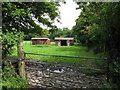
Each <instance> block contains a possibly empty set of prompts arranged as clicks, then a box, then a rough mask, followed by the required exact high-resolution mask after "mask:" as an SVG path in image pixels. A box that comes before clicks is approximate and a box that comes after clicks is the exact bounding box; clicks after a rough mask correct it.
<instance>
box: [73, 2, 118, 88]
mask: <svg viewBox="0 0 120 90" xmlns="http://www.w3.org/2000/svg"><path fill="white" fill-rule="evenodd" d="M78 4H79V8H81V9H82V12H81V14H80V16H79V18H78V19H77V20H76V25H75V26H74V27H73V31H74V35H75V37H76V39H77V40H78V41H79V42H80V43H82V44H83V45H86V46H87V47H88V48H89V49H92V50H93V51H94V52H95V53H100V52H104V53H106V54H107V56H108V58H109V63H110V73H109V75H110V79H111V81H110V83H112V84H109V85H113V84H115V85H116V86H118V87H119V86H120V81H119V79H120V74H119V72H118V71H119V70H120V69H119V68H120V66H119V65H120V51H119V50H120V44H119V40H120V39H119V36H120V23H119V21H120V13H119V12H120V2H89V3H87V2H84V3H81V2H78ZM118 78H119V79H118ZM115 85H113V87H114V86H115ZM111 87H112V86H111Z"/></svg>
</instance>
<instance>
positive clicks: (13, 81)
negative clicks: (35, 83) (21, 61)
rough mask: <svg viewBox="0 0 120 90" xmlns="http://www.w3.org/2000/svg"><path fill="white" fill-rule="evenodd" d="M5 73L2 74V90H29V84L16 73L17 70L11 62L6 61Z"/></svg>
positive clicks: (4, 64)
mask: <svg viewBox="0 0 120 90" xmlns="http://www.w3.org/2000/svg"><path fill="white" fill-rule="evenodd" d="M2 68H4V69H3V72H2V89H3V90H7V89H8V90H9V89H12V88H13V89H14V88H16V89H17V88H18V89H21V88H27V86H28V82H27V81H26V80H25V79H24V78H22V77H20V76H19V75H18V74H17V73H16V72H15V68H14V67H13V66H12V64H11V62H10V61H7V60H6V61H5V62H4V63H3V67H2Z"/></svg>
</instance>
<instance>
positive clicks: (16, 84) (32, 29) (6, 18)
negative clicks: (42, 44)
mask: <svg viewBox="0 0 120 90" xmlns="http://www.w3.org/2000/svg"><path fill="white" fill-rule="evenodd" d="M58 5H59V4H58V3H55V2H34V3H33V2H24V3H22V2H14V3H12V2H3V3H2V55H3V56H2V58H3V63H2V64H5V65H4V66H3V74H2V76H3V81H2V82H3V83H2V85H3V87H4V88H5V89H9V88H24V87H25V86H26V80H24V79H23V77H20V76H19V75H17V76H16V75H14V69H13V67H9V66H7V63H5V61H7V58H8V57H7V56H8V55H10V54H11V53H12V51H13V49H14V48H13V47H14V46H15V45H19V43H20V42H21V41H22V40H23V37H24V35H25V36H26V35H27V34H28V33H29V34H30V33H34V34H37V35H39V36H41V35H42V34H44V31H46V30H45V29H43V28H42V27H41V26H39V25H38V24H37V23H36V22H35V20H36V21H37V22H39V23H40V24H42V25H46V26H47V27H49V30H56V28H57V27H56V26H55V25H53V21H54V20H55V19H56V20H58V18H57V17H58V16H59V12H58V8H57V6H58ZM46 15H47V16H48V18H46V17H44V16H46ZM58 21H59V20H58Z"/></svg>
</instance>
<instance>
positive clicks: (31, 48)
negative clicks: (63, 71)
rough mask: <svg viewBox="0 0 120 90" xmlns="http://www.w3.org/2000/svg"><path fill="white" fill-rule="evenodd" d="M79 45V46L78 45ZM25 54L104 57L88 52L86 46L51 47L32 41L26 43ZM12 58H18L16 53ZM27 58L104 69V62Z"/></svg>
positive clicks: (39, 56)
mask: <svg viewBox="0 0 120 90" xmlns="http://www.w3.org/2000/svg"><path fill="white" fill-rule="evenodd" d="M76 45H77V44H76ZM23 49H24V52H27V53H38V54H51V55H68V56H81V57H104V55H103V54H94V53H93V52H92V51H88V50H87V48H86V47H85V46H55V45H54V42H51V45H31V41H24V43H23ZM11 57H17V52H16V51H15V52H14V53H13V54H12V55H11ZM26 58H29V59H31V60H40V61H44V62H48V63H64V64H71V65H79V66H85V67H96V66H97V67H98V66H100V67H102V65H103V64H104V61H103V60H92V59H80V58H68V57H54V56H41V55H26Z"/></svg>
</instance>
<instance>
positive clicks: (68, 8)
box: [55, 0, 81, 29]
mask: <svg viewBox="0 0 120 90" xmlns="http://www.w3.org/2000/svg"><path fill="white" fill-rule="evenodd" d="M65 1H66V4H63V3H60V4H61V6H60V7H59V11H60V17H61V20H60V21H61V23H62V24H60V23H57V22H55V25H57V26H58V28H63V27H68V28H69V29H72V27H73V26H74V25H75V20H76V19H77V18H78V16H79V15H80V12H81V10H80V9H79V10H76V7H78V5H77V4H76V3H75V2H73V0H65Z"/></svg>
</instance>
